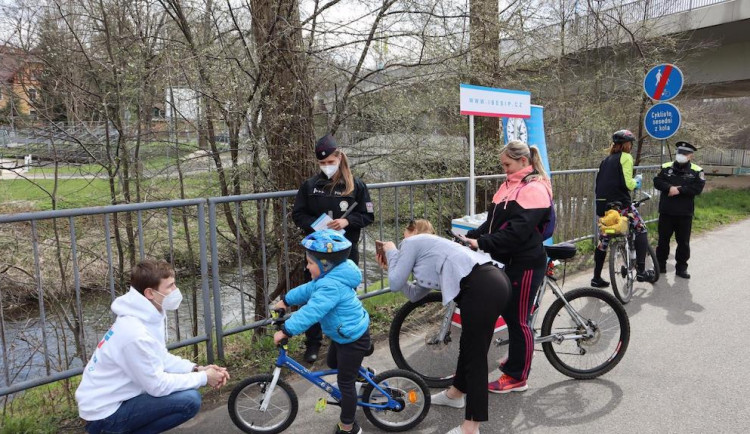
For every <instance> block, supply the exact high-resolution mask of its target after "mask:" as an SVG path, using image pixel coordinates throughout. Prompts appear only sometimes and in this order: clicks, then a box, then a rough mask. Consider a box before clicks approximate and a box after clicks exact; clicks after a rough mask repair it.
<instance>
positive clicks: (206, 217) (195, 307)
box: [0, 166, 658, 396]
mask: <svg viewBox="0 0 750 434" xmlns="http://www.w3.org/2000/svg"><path fill="white" fill-rule="evenodd" d="M637 169H638V171H639V173H643V174H644V188H645V189H646V191H651V192H654V191H653V186H652V184H651V181H650V180H651V179H652V178H653V175H654V174H655V173H656V170H657V169H658V167H657V166H648V167H639V168H637ZM596 173H597V170H596V169H585V170H569V171H556V172H552V184H553V189H554V193H555V208H556V213H557V229H556V232H555V239H556V240H558V241H562V240H568V241H580V240H585V239H590V238H592V237H593V236H594V234H595V231H596V229H595V215H594V206H593V205H594V181H595V177H596ZM504 178H505V177H504V175H492V176H481V177H478V179H477V196H476V208H477V210H479V211H481V210H483V209H485V208H486V206H487V205H488V204H489V203H490V201H491V200H492V196H493V194H494V192H495V191H496V189H497V188H498V186H499V184H500V183H501V182H503V180H504ZM368 187H369V190H370V195H371V198H372V201H373V202H374V205H375V221H374V223H373V224H372V225H370V226H368V227H367V228H365V230H363V231H362V235H361V239H360V248H361V254H360V258H361V260H360V261H361V263H360V266H361V267H362V269H363V279H364V288H367V287H368V286H369V285H371V284H373V283H376V282H380V283H381V286H382V284H383V279H384V277H385V276H384V273H383V272H382V271H381V270H380V268H379V267H377V265H376V263H375V255H374V250H375V248H374V240H375V239H384V240H394V241H396V242H398V241H399V240H400V239H401V236H402V235H401V232H402V231H403V228H404V226H405V224H406V222H407V221H409V220H410V219H413V218H419V217H422V218H428V219H430V220H431V221H432V222H433V224H434V225H435V227H436V229H437V230H438V231H439V233H442V231H443V229H445V228H447V227H448V225H450V221H451V219H452V218H455V217H460V216H463V215H465V214H466V213H467V212H468V209H469V201H468V195H467V192H468V191H469V189H468V187H469V180H468V178H465V177H462V178H442V179H430V180H418V181H406V182H390V183H380V184H370V185H368ZM295 194H296V192H295V191H281V192H269V193H258V194H248V195H242V196H226V197H216V198H209V199H190V200H175V201H164V202H151V203H138V204H125V205H113V206H105V207H94V208H82V209H71V210H56V211H42V212H31V213H20V214H14V215H2V216H0V247H1V248H3V250H4V255H5V256H4V259H3V260H2V270H0V279H1V280H0V283H2V289H3V290H2V291H0V345H1V346H2V348H1V350H2V359H0V362H2V366H0V380H1V382H2V387H0V396H4V395H8V394H11V393H15V392H19V391H22V390H26V389H29V388H32V387H36V386H40V385H43V384H46V383H50V382H53V381H58V380H62V379H65V378H70V377H73V376H76V375H80V374H81V373H82V369H83V366H84V365H85V364H86V362H87V361H88V358H89V357H90V355H91V351H93V349H94V347H95V345H96V343H97V341H98V340H99V338H100V337H101V336H102V334H103V333H104V332H105V331H106V330H107V328H108V327H109V325H110V324H111V320H112V317H111V315H112V314H111V312H110V310H109V303H110V302H111V301H112V300H113V299H114V298H115V297H116V296H117V295H118V294H120V293H122V292H123V291H126V290H127V288H121V287H119V285H118V284H117V280H118V279H117V276H115V274H114V270H113V268H114V266H115V264H117V263H118V261H121V260H123V252H119V251H118V250H117V248H116V247H115V245H114V244H115V243H114V241H113V240H114V239H115V237H116V236H119V237H124V236H125V234H124V232H123V230H122V227H123V224H124V223H123V222H124V221H126V220H129V221H130V224H131V227H132V228H133V230H134V232H133V233H134V238H133V245H134V246H135V250H136V252H137V257H138V258H145V257H151V258H166V259H167V260H170V261H171V262H172V263H176V262H178V258H177V257H176V256H178V255H180V254H181V253H180V250H181V249H183V250H184V248H185V246H188V245H192V244H195V249H194V250H195V252H196V253H195V254H196V256H197V257H196V260H197V264H198V267H197V269H196V273H197V275H194V276H188V275H184V273H183V275H179V276H177V279H178V284H180V286H181V287H182V289H183V292H184V293H185V300H186V302H185V303H184V305H183V307H182V308H180V309H179V311H177V312H175V313H174V317H173V316H172V315H171V314H170V316H169V336H170V342H169V347H170V348H177V347H184V346H188V345H199V346H200V347H201V348H202V350H203V351H205V354H206V357H207V359H208V361H209V362H211V361H213V360H214V359H215V357H218V358H220V359H223V358H224V352H225V350H224V338H225V337H226V336H228V335H231V334H234V333H239V332H243V331H247V330H250V329H254V328H257V327H260V326H263V325H265V324H266V321H254V318H255V312H254V306H255V305H256V304H255V303H256V301H257V300H255V299H254V297H255V294H256V291H255V289H256V287H255V283H254V282H257V281H259V279H258V278H259V277H260V278H261V279H260V281H262V285H263V287H264V288H266V291H262V292H263V293H264V294H268V290H270V288H273V287H275V286H276V285H279V284H281V285H283V284H284V282H286V289H289V273H290V270H291V269H292V267H293V265H294V264H293V263H292V262H293V259H292V258H290V255H289V246H290V245H291V244H290V243H298V242H299V230H297V229H296V227H294V224H293V223H291V221H290V219H289V217H288V216H289V212H290V211H291V206H292V204H293V201H294V195H295ZM656 202H657V201H650V202H649V203H647V204H646V205H645V206H644V207H643V208H642V209H641V210H642V213H643V215H644V217H646V219H647V220H651V221H653V220H654V218H655V216H656V210H657V207H656ZM227 207H228V208H227ZM271 207H277V209H283V210H287V212H286V213H284V214H283V218H282V220H281V221H276V222H274V221H267V220H266V217H264V216H266V215H267V213H265V212H264V211H265V210H269V209H271ZM241 209H242V210H244V211H246V212H250V211H252V212H253V213H254V214H252V218H251V219H247V220H246V221H244V222H242V223H243V224H246V225H250V226H252V227H253V228H254V229H255V230H257V231H258V233H259V234H260V236H259V239H258V240H253V242H254V243H257V244H254V246H257V249H256V250H255V251H254V252H253V254H254V255H256V256H257V257H254V258H255V259H254V262H252V263H253V264H256V265H255V266H253V265H251V261H249V260H248V259H249V258H248V257H246V256H245V255H246V253H243V251H246V249H243V248H241V246H240V245H239V241H237V237H235V236H233V235H234V234H233V233H232V231H231V230H230V229H229V227H228V226H227V224H226V221H225V218H226V216H227V213H231V214H234V215H236V216H239V215H240V210H241ZM248 210H250V211H248ZM118 221H119V225H118V227H119V228H120V230H119V231H115V230H114V229H113V228H114V223H115V222H118ZM277 225H280V226H281V228H282V235H281V237H282V239H273V238H272V237H273V236H274V235H273V233H274V232H273V230H272V229H273V228H274V227H278V226H277ZM237 230H238V231H239V226H238V227H237ZM188 240H190V241H188ZM178 246H180V247H178ZM57 255H59V256H57ZM274 258H275V259H274ZM189 259H190V258H188V260H189ZM181 262H182V263H184V262H185V258H182V260H181ZM61 270H63V271H61ZM84 274H86V275H89V276H94V277H95V279H96V280H95V281H93V282H88V283H86V282H85V279H84V277H83V276H84ZM191 278H193V279H194V280H191ZM63 285H67V287H68V291H67V292H66V293H64V298H62V299H61V298H60V295H59V294H60V292H59V288H60V287H61V286H63ZM13 286H15V287H25V288H27V290H32V291H33V292H34V293H35V294H37V298H38V306H36V307H34V308H30V307H29V306H24V307H19V305H18V303H15V304H14V303H13V300H12V299H11V291H9V289H12V288H10V287H13ZM84 287H89V288H92V287H93V288H99V290H96V291H91V290H89V291H88V292H83V291H82V288H84ZM387 291H388V290H387V289H384V290H380V291H375V292H370V293H365V294H363V295H362V297H369V296H374V295H378V294H380V293H382V292H387ZM269 301H271V300H268V299H265V300H262V302H263V303H262V305H265V306H267V305H268V302H269ZM258 305H261V304H258ZM19 309H20V312H19ZM266 309H267V307H266ZM73 312H76V313H75V314H74V313H73ZM265 314H266V312H263V315H261V316H265ZM74 324H78V325H79V326H78V327H71V325H74Z"/></svg>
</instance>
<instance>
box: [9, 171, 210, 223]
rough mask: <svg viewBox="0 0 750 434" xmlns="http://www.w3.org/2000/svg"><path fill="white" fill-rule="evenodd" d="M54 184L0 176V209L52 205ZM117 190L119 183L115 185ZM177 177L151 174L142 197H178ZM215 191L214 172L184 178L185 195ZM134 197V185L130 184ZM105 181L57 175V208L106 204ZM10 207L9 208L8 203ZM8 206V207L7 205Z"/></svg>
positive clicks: (47, 207)
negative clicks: (0, 200) (16, 206)
mask: <svg viewBox="0 0 750 434" xmlns="http://www.w3.org/2000/svg"><path fill="white" fill-rule="evenodd" d="M53 188H54V180H52V179H32V180H27V179H23V178H17V179H6V180H0V197H2V198H3V202H4V204H6V206H5V207H4V208H5V209H3V210H2V211H0V214H2V213H12V212H18V211H14V210H13V208H12V204H13V203H14V202H15V203H22V204H23V210H24V211H47V210H50V209H52V199H51V198H50V194H51V193H52V189H53ZM117 188H118V190H119V189H120V185H119V183H118V185H117ZM179 191H180V190H179V181H178V180H177V179H176V178H154V179H150V180H148V181H147V182H145V183H144V184H143V186H142V189H141V192H142V197H143V199H144V201H158V200H168V199H177V198H179ZM217 191H219V188H218V181H217V175H216V172H211V173H200V174H193V175H191V176H189V177H187V178H186V179H185V194H186V197H187V198H203V197H210V196H215V195H216V192H217ZM131 194H132V195H133V197H135V186H134V185H132V187H131ZM110 202H111V201H110V195H109V181H107V180H106V179H100V178H99V179H60V180H58V191H57V208H58V209H73V208H86V207H91V206H104V205H109V204H110ZM9 203H10V204H11V205H10V208H9V205H8V204H9ZM8 208H9V209H8Z"/></svg>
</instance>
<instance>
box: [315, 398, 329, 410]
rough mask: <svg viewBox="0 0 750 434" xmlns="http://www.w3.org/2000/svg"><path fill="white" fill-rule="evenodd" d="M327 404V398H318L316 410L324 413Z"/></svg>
mask: <svg viewBox="0 0 750 434" xmlns="http://www.w3.org/2000/svg"><path fill="white" fill-rule="evenodd" d="M327 405H328V401H327V400H326V399H325V398H320V399H318V401H317V402H316V403H315V412H316V413H322V412H323V411H325V409H326V406H327Z"/></svg>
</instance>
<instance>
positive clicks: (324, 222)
mask: <svg viewBox="0 0 750 434" xmlns="http://www.w3.org/2000/svg"><path fill="white" fill-rule="evenodd" d="M331 221H333V219H332V218H331V216H329V215H328V214H325V213H323V214H321V215H320V217H318V218H317V220H315V221H314V222H312V224H311V225H310V226H311V227H312V228H313V230H314V231H319V230H323V229H328V222H331ZM336 232H338V233H340V234H342V235H343V234H344V230H343V229H339V230H338V231H336Z"/></svg>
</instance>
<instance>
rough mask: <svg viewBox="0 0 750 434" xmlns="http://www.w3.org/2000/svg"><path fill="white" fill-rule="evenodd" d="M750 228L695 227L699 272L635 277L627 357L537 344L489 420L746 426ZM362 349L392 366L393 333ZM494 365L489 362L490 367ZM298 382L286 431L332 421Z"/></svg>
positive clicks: (697, 428) (569, 284) (694, 263)
mask: <svg viewBox="0 0 750 434" xmlns="http://www.w3.org/2000/svg"><path fill="white" fill-rule="evenodd" d="M747 234H750V219H749V220H745V221H743V222H740V223H736V224H732V225H726V226H723V227H722V228H720V229H718V230H715V231H712V232H710V233H706V234H704V235H701V236H696V237H693V240H692V243H691V248H692V258H691V260H690V269H689V271H690V273H691V275H692V279H690V280H685V279H682V278H679V277H676V276H675V274H674V261H673V257H670V260H669V263H668V265H667V270H666V274H665V275H662V277H661V278H660V279H659V281H658V282H657V283H656V284H654V285H651V284H644V283H637V284H636V290H635V294H634V296H633V300H632V301H631V302H630V303H629V304H628V305H626V310H627V312H628V314H629V317H630V326H631V337H630V346H629V348H628V349H627V352H626V354H625V356H624V358H623V360H622V361H621V362H620V364H619V365H618V366H617V367H615V368H614V369H613V370H612V371H610V372H609V373H607V374H605V375H604V376H603V377H600V378H599V379H595V380H586V381H580V380H572V379H569V378H567V377H565V376H564V375H562V374H560V373H558V372H557V371H555V370H554V368H552V366H551V365H550V364H549V362H548V361H547V359H546V358H545V357H544V354H543V353H542V351H541V347H540V346H537V351H536V352H535V355H534V361H533V365H532V371H531V376H530V378H529V389H528V391H526V392H521V393H511V394H506V395H490V400H489V402H490V420H489V422H486V423H484V424H482V427H481V432H482V433H506V432H533V433H545V432H569V431H570V432H572V431H577V432H581V433H598V432H619V433H644V432H649V433H654V432H656V433H704V432H722V433H739V432H747V431H746V430H748V426H750V408H749V406H750V380H749V378H750V375H749V374H748V372H747V371H748V361H750V347H749V346H748V338H747V336H745V334H744V329H743V328H742V327H743V326H744V325H747V324H748V320H747V318H748V316H750V297H748V292H747V291H748V287H749V286H750V285H748V283H747V282H748V275H749V274H748V271H750V260H749V259H748V258H750V243H748V242H747V238H748V235H747ZM673 250H674V245H673ZM672 253H674V251H673V252H672ZM590 278H591V275H590V272H587V273H580V274H578V275H575V276H568V277H567V278H566V281H565V286H564V288H563V289H567V290H570V289H573V288H577V287H581V286H587V285H588V281H589V279H590ZM610 291H611V290H610ZM548 297H552V296H551V295H549V294H548ZM540 323H541V321H538V324H540ZM365 360H366V361H365V364H366V365H369V366H372V367H374V368H376V369H377V370H378V371H380V372H382V371H385V370H388V369H392V368H395V363H394V362H393V359H392V357H391V355H390V352H389V351H388V345H387V342H383V343H380V344H379V345H378V346H377V350H376V353H375V354H374V355H372V356H370V357H368V358H367V359H365ZM318 365H320V363H318ZM316 367H318V368H320V367H321V366H316ZM497 375H498V373H497V371H495V372H491V374H490V376H491V378H492V379H495V378H496V377H497ZM292 385H293V386H294V389H295V391H296V392H297V395H298V396H299V398H300V407H299V412H298V414H297V418H296V420H295V421H294V423H293V424H292V425H291V427H290V428H289V429H288V430H287V431H285V432H286V433H329V432H332V431H333V427H334V424H335V423H336V421H337V420H338V408H337V407H334V406H328V408H327V409H326V410H325V411H323V412H321V413H316V412H315V411H314V408H315V402H316V401H317V399H318V398H321V397H323V396H324V394H323V393H322V392H321V391H320V390H319V389H317V388H315V387H312V386H310V385H309V383H307V382H306V381H304V380H292ZM438 391H439V390H437V389H434V390H433V393H436V392H438ZM229 393H230V391H229V390H227V391H226V392H225V393H224V396H225V397H228V396H229ZM462 419H463V410H458V409H452V408H446V407H438V406H433V407H432V408H431V409H430V413H429V415H428V417H427V418H426V419H425V420H424V421H423V422H422V423H421V424H420V425H419V426H418V427H417V428H415V429H414V430H412V431H411V432H415V433H424V434H435V433H437V434H442V433H445V432H447V431H448V430H449V429H451V428H453V427H455V426H457V425H459V424H460V423H461V421H462ZM357 420H358V421H359V423H360V424H361V425H362V427H363V429H364V431H365V432H367V433H381V432H383V431H380V430H378V429H377V428H375V427H373V426H372V425H371V424H370V423H369V421H367V419H366V418H365V417H364V414H363V413H362V412H361V410H358V412H357ZM172 432H175V433H212V434H223V433H237V432H241V431H240V430H238V429H237V428H236V427H234V425H233V424H232V422H231V420H230V419H229V415H228V413H227V409H226V406H219V407H216V408H213V409H210V410H204V411H202V412H201V413H200V414H199V415H198V416H197V417H196V418H195V419H193V420H192V421H190V422H188V423H186V424H184V425H183V426H181V427H179V428H177V429H175V430H173V431H172Z"/></svg>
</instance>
